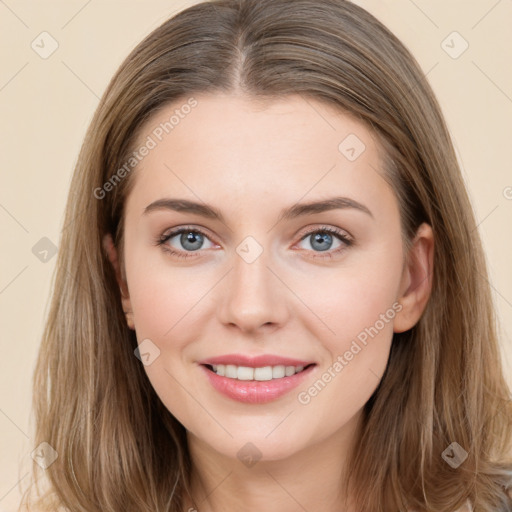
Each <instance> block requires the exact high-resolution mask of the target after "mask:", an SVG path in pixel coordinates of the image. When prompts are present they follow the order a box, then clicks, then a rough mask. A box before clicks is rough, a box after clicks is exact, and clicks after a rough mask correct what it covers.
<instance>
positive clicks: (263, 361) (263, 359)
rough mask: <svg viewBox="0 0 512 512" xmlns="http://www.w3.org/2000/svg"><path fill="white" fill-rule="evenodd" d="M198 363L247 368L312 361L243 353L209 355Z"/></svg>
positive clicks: (308, 363)
mask: <svg viewBox="0 0 512 512" xmlns="http://www.w3.org/2000/svg"><path fill="white" fill-rule="evenodd" d="M199 364H209V365H213V364H233V365H235V366H247V367H249V368H261V367H264V366H279V365H283V366H304V367H305V366H308V365H310V364H314V362H313V361H305V360H303V359H295V358H293V357H283V356H278V355H274V354H261V355H259V356H247V355H243V354H226V355H223V356H216V357H209V358H208V359H203V360H202V361H199Z"/></svg>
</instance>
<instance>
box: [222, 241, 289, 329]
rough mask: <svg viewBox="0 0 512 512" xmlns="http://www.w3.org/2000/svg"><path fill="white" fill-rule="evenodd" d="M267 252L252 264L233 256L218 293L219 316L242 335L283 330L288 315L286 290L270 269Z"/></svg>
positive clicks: (275, 273) (274, 272)
mask: <svg viewBox="0 0 512 512" xmlns="http://www.w3.org/2000/svg"><path fill="white" fill-rule="evenodd" d="M268 260H269V259H268V258H267V252H266V251H263V253H262V254H260V255H259V257H258V258H257V259H256V260H255V261H252V262H249V261H246V260H245V259H244V258H243V257H241V256H240V255H239V254H238V253H236V252H235V253H234V254H233V266H232V268H231V270H230V272H229V273H228V274H227V275H226V276H225V278H224V279H223V282H222V284H221V286H220V287H219V289H218V295H217V297H216V299H217V301H218V302H217V315H218V318H219V320H220V321H221V322H222V323H223V324H224V325H231V326H233V325H234V326H236V327H238V328H239V329H240V330H241V331H243V332H257V331H258V330H261V329H263V328H264V327H265V329H267V328H268V329H270V328H272V329H276V328H278V327H280V326H282V325H283V324H284V323H285V322H286V319H287V317H288V315H289V312H288V307H287V305H288V303H287V300H286V293H288V294H289V293H290V292H289V291H287V289H286V286H285V285H284V284H283V282H282V280H281V279H280V278H279V276H278V275H277V272H276V271H275V270H274V269H273V268H271V267H272V265H271V262H269V261H268Z"/></svg>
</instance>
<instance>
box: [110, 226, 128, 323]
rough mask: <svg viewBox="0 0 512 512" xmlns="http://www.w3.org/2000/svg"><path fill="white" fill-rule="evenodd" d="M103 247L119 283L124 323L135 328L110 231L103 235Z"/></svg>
mask: <svg viewBox="0 0 512 512" xmlns="http://www.w3.org/2000/svg"><path fill="white" fill-rule="evenodd" d="M103 248H104V249H105V252H106V253H107V256H108V259H109V260H110V263H111V264H112V267H113V268H114V272H115V274H116V279H117V284H118V285H119V290H120V291H121V304H122V306H123V311H124V314H125V315H126V323H127V324H128V327H129V328H130V329H133V330H135V324H134V321H133V311H132V305H131V301H130V294H129V292H128V285H127V283H126V281H125V280H124V279H123V277H122V273H121V269H120V268H119V260H118V258H117V249H116V246H115V245H114V241H113V240H112V235H111V234H110V233H107V234H106V235H105V236H104V237H103Z"/></svg>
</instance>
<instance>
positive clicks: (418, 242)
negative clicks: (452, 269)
mask: <svg viewBox="0 0 512 512" xmlns="http://www.w3.org/2000/svg"><path fill="white" fill-rule="evenodd" d="M433 267H434V234H433V231H432V228H431V227H430V226H429V225H428V224H426V223H423V224H421V226H420V227H419V228H418V230H417V232H416V236H415V238H414V240H413V243H412V246H411V248H410V250H409V254H408V255H407V259H406V264H405V266H404V270H403V274H402V281H401V283H400V293H399V298H398V302H400V304H401V305H402V309H401V310H400V312H399V313H398V314H397V315H396V317H395V321H394V323H393V330H394V332H404V331H407V330H409V329H411V328H412V327H414V325H416V323H417V322H418V320H419V319H420V317H421V315H422V313H423V311H424V310H425V307H426V305H427V302H428V299H429V297H430V293H431V290H432V276H433V272H434V268H433Z"/></svg>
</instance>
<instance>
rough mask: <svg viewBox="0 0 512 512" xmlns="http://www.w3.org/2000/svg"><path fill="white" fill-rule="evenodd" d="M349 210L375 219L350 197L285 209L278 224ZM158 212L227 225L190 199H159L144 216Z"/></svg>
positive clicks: (216, 213) (208, 208)
mask: <svg viewBox="0 0 512 512" xmlns="http://www.w3.org/2000/svg"><path fill="white" fill-rule="evenodd" d="M348 208H350V209H355V210H359V211H361V212H363V213H365V214H367V215H369V216H370V217H372V218H373V214H372V212H371V211H370V210H369V209H368V208H367V207H366V206H365V205H363V204H361V203H359V202H357V201H355V200H354V199H350V198H349V197H331V198H328V199H324V200H321V201H314V202H310V203H298V204H295V205H293V206H291V207H290V208H285V209H284V210H282V211H281V213H280V214H279V217H278V222H280V221H282V220H290V219H294V218H296V217H301V216H304V215H313V214H315V213H322V212H326V211H329V210H343V209H348ZM156 210H173V211H177V212H185V213H191V214H195V215H200V216H202V217H205V218H208V219H214V220H219V221H221V222H222V223H225V220H224V216H223V215H222V213H221V212H220V211H219V210H217V209H216V208H214V207H213V206H211V205H208V204H206V203H196V202H194V201H189V200H188V199H173V198H162V199H157V200H156V201H154V202H152V203H151V204H149V205H148V206H146V208H145V209H144V212H143V215H146V214H148V213H150V212H152V211H156Z"/></svg>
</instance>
